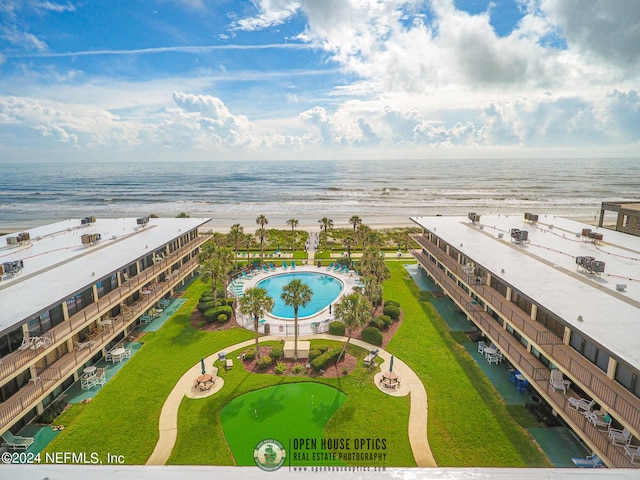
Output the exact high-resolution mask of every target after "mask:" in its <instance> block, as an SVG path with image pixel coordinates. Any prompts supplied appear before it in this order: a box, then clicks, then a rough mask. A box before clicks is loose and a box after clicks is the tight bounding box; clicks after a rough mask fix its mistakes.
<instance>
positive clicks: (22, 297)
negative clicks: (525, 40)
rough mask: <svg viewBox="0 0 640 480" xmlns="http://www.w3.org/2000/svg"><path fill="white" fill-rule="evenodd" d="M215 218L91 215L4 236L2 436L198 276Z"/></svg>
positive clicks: (0, 256) (0, 267)
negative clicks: (205, 228)
mask: <svg viewBox="0 0 640 480" xmlns="http://www.w3.org/2000/svg"><path fill="white" fill-rule="evenodd" d="M209 220H210V219H207V218H171V219H169V218H163V219H158V218H152V219H148V218H146V217H143V218H138V219H136V218H119V219H96V218H95V217H86V218H84V219H82V220H67V221H63V222H58V223H54V224H50V225H46V226H42V227H37V228H33V229H30V230H27V231H24V232H20V233H19V234H17V235H4V236H2V237H0V245H2V246H0V306H1V307H2V308H1V309H0V434H1V433H4V432H5V431H7V430H9V429H10V430H11V431H12V432H13V433H15V432H16V431H17V430H19V429H20V428H21V427H22V426H24V425H25V424H27V423H29V422H30V421H32V420H33V419H34V418H35V417H36V416H38V415H39V414H41V413H42V412H43V410H44V409H46V407H47V406H48V405H50V404H51V403H52V402H53V401H54V400H55V399H56V398H57V397H59V396H60V394H61V393H62V392H63V391H64V390H65V389H67V388H68V387H69V386H70V385H71V384H73V383H74V382H75V381H77V380H78V378H79V376H80V374H81V373H82V370H83V368H84V367H86V366H88V365H93V364H94V363H96V362H97V361H98V360H100V359H101V358H102V357H103V356H104V355H105V353H106V352H107V351H108V350H109V349H110V348H111V347H112V346H114V345H116V344H118V343H119V342H122V341H123V340H124V339H125V338H126V337H127V336H128V335H129V333H130V332H131V330H132V329H133V328H134V327H135V325H136V323H137V322H138V321H139V318H140V317H141V316H142V315H143V314H145V312H146V311H147V310H149V309H150V308H151V307H153V306H154V305H157V304H158V302H159V301H160V300H162V299H163V298H167V297H169V296H170V295H172V294H173V293H174V291H175V289H176V288H177V287H180V286H182V285H183V284H184V283H185V282H186V281H187V280H189V279H190V278H191V277H192V276H193V275H195V271H196V269H197V267H198V261H197V254H198V252H199V248H200V246H201V245H202V243H203V242H204V241H205V240H206V237H203V236H202V235H199V233H198V229H199V227H201V226H202V225H203V224H204V223H206V222H208V221H209Z"/></svg>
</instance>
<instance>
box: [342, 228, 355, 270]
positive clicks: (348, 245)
mask: <svg viewBox="0 0 640 480" xmlns="http://www.w3.org/2000/svg"><path fill="white" fill-rule="evenodd" d="M342 245H344V248H346V249H347V259H348V260H349V264H351V247H352V246H353V237H352V236H351V235H347V236H346V237H343V238H342Z"/></svg>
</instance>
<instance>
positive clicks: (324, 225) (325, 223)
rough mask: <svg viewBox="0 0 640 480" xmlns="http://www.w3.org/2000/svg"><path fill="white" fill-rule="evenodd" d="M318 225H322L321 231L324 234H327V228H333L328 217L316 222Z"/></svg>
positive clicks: (331, 221)
mask: <svg viewBox="0 0 640 480" xmlns="http://www.w3.org/2000/svg"><path fill="white" fill-rule="evenodd" d="M318 223H321V224H322V229H323V230H324V233H327V229H328V228H333V220H331V219H330V218H328V217H322V218H321V219H320V220H318Z"/></svg>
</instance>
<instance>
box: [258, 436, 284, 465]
mask: <svg viewBox="0 0 640 480" xmlns="http://www.w3.org/2000/svg"><path fill="white" fill-rule="evenodd" d="M286 458H287V451H286V450H285V449H284V446H283V445H282V444H281V443H280V442H279V441H278V440H274V439H273V438H267V439H266V440H262V441H261V442H260V443H259V444H258V445H256V448H255V449H254V450H253V459H254V460H255V462H256V465H258V467H260V468H261V469H262V470H265V471H267V472H273V471H274V470H278V469H279V468H280V467H281V466H282V465H283V464H284V461H285V459H286Z"/></svg>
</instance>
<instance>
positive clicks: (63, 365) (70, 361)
mask: <svg viewBox="0 0 640 480" xmlns="http://www.w3.org/2000/svg"><path fill="white" fill-rule="evenodd" d="M193 246H194V244H193V243H191V244H189V245H188V247H189V248H188V250H189V251H190V250H191V249H192V248H193ZM174 253H177V252H174ZM183 254H184V252H183V253H182V255H183ZM180 256H181V254H180V253H177V257H180ZM170 259H171V257H169V259H167V260H168V261H169V264H170V263H171V262H172V260H170ZM173 261H175V258H174V260H173ZM154 267H161V264H158V265H154ZM154 267H150V268H148V269H147V270H145V271H144V272H142V274H141V275H136V276H135V277H133V278H132V279H131V280H129V281H128V282H127V285H125V284H123V285H122V286H121V287H119V289H116V290H114V291H112V292H110V294H109V295H108V296H109V297H110V296H111V295H112V294H113V296H114V297H115V294H116V292H118V291H120V292H122V293H123V294H128V293H129V292H133V291H135V290H137V289H138V288H140V286H142V285H144V284H146V283H147V281H148V279H149V278H153V276H154V275H153V272H151V270H152V268H154ZM197 267H198V259H197V258H195V257H194V258H192V259H190V260H189V261H188V262H187V263H185V264H184V265H182V267H180V268H179V269H178V270H176V271H175V272H173V273H172V274H170V275H169V276H168V277H167V279H166V280H165V281H164V282H161V283H160V285H159V288H157V289H155V290H154V291H153V292H152V294H150V295H148V296H144V297H143V298H141V299H140V300H138V301H137V302H135V303H134V304H132V305H129V312H130V313H129V314H128V315H125V314H123V313H120V314H119V315H118V316H117V317H115V318H113V319H112V322H113V323H112V325H113V328H112V329H109V331H106V330H104V331H102V332H101V333H99V334H98V335H97V336H95V337H93V338H92V341H93V342H94V343H92V344H91V345H90V346H87V347H86V348H83V349H81V350H79V351H72V352H69V353H66V354H64V355H63V356H61V357H60V358H59V359H58V360H56V361H55V362H54V363H53V364H51V365H50V366H49V367H47V368H45V369H41V370H39V371H38V372H37V377H36V378H35V379H31V380H30V381H29V383H28V384H27V385H25V386H23V387H22V388H21V389H20V390H19V391H18V392H17V393H16V394H15V395H13V396H12V397H11V398H9V399H8V400H7V401H6V402H4V403H2V404H0V431H6V430H7V429H8V428H10V427H11V425H12V424H13V423H15V422H16V421H17V420H19V418H20V415H21V414H22V413H23V412H25V411H28V410H30V409H32V408H34V407H35V406H36V405H37V404H38V402H40V401H41V400H42V398H43V397H44V396H45V395H46V394H48V393H49V392H50V391H52V390H53V389H54V388H55V387H56V386H57V385H59V384H60V383H61V382H62V381H63V380H64V379H65V378H67V377H68V376H69V375H71V374H73V373H74V372H75V371H77V369H78V368H79V367H80V366H82V365H83V364H84V363H85V362H87V361H88V360H89V359H90V358H91V357H93V356H94V355H95V354H96V353H97V352H101V351H102V349H103V348H104V346H105V345H107V344H108V343H109V342H110V341H111V340H113V339H114V338H115V337H116V336H117V335H118V334H119V333H120V332H122V331H123V330H124V329H125V328H126V327H127V326H129V325H131V324H133V323H134V322H135V321H136V320H137V318H138V317H139V316H140V315H141V314H142V313H144V312H145V311H146V310H147V309H149V308H150V307H151V306H152V305H153V304H155V302H157V301H158V300H159V299H160V298H162V297H163V296H164V295H165V294H166V293H167V292H169V291H170V290H171V289H172V288H174V287H175V286H176V285H177V284H178V283H179V282H180V281H181V280H182V279H183V278H184V277H185V276H187V275H189V274H190V273H191V272H193V271H194V270H195V269H196V268H197ZM164 268H166V265H165V267H164ZM147 271H149V274H148V275H144V274H145V272H147ZM155 273H157V272H155ZM143 277H144V278H145V279H146V280H144V279H143ZM106 298H107V297H103V298H102V299H101V301H103V300H105V299H106ZM123 300H124V297H122V296H121V297H119V301H120V302H122V301H123ZM113 302H114V303H113V304H114V305H116V304H117V303H118V301H117V300H116V299H114V300H113ZM105 310H108V309H102V310H98V309H96V312H99V313H94V316H93V318H92V317H89V316H86V317H85V316H84V315H82V312H80V313H79V314H77V315H74V317H72V318H70V319H69V321H67V322H63V323H62V324H60V325H58V326H56V327H55V328H54V329H52V330H50V331H49V332H47V333H46V334H45V335H44V336H47V338H50V339H51V341H52V342H53V344H56V343H57V344H58V345H59V344H61V343H62V342H66V341H67V340H68V339H70V338H72V336H73V335H75V334H76V333H77V332H78V331H79V330H81V329H82V328H84V327H85V326H87V325H89V324H90V323H92V322H95V321H96V320H97V319H98V318H99V314H100V313H102V312H104V311H105ZM76 317H77V320H76ZM85 318H86V319H85ZM81 319H84V320H83V321H80V320H81ZM59 327H62V328H59ZM56 329H58V330H56ZM52 348H53V347H49V348H47V349H46V350H29V351H26V350H25V351H22V352H18V353H20V354H21V355H19V356H16V357H17V358H20V359H26V360H23V361H22V365H23V366H24V365H25V364H27V363H35V362H36V361H37V360H39V359H40V358H42V357H43V356H44V355H46V353H48V352H51V349H52ZM6 358H7V357H5V358H4V359H3V361H4V363H3V364H2V365H0V367H3V372H4V368H5V367H6ZM12 373H15V370H13V372H12ZM5 376H6V375H5Z"/></svg>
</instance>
